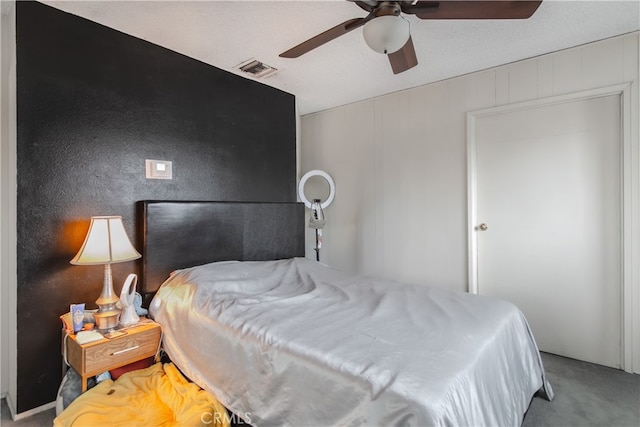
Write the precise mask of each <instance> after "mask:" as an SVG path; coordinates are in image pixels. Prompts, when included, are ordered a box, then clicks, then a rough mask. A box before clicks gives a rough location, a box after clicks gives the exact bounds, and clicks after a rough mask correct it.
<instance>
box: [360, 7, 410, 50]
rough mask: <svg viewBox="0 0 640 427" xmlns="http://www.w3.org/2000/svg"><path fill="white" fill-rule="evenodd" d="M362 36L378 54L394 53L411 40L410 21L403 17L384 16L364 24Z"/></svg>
mask: <svg viewBox="0 0 640 427" xmlns="http://www.w3.org/2000/svg"><path fill="white" fill-rule="evenodd" d="M362 35H363V36H364V41H365V42H366V43H367V45H368V46H369V47H370V48H371V49H373V50H375V51H376V52H378V53H385V54H388V53H393V52H396V51H398V50H400V49H401V48H402V46H404V45H405V44H406V43H407V40H409V35H410V34H409V21H407V20H406V19H404V18H403V17H401V16H396V15H384V16H378V17H377V18H373V19H372V20H371V21H369V22H367V23H366V24H364V28H363V29H362Z"/></svg>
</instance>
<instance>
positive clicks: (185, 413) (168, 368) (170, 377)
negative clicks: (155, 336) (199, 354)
mask: <svg viewBox="0 0 640 427" xmlns="http://www.w3.org/2000/svg"><path fill="white" fill-rule="evenodd" d="M53 425H54V427H62V426H90V427H99V426H127V427H129V426H145V427H146V426H165V427H171V426H175V427H178V426H179V427H186V426H207V427H228V426H229V417H228V415H227V412H226V409H225V408H224V406H222V405H221V404H220V403H219V402H218V401H217V400H216V399H214V398H213V396H211V395H210V394H209V393H208V392H206V391H205V390H202V389H201V388H200V387H198V386H197V385H196V384H193V383H190V382H188V381H187V380H186V379H185V378H184V377H183V376H182V374H181V373H180V372H179V371H178V369H177V368H176V367H175V366H174V365H173V364H171V363H167V364H164V365H163V364H162V363H156V364H155V365H153V366H150V367H149V368H146V369H140V370H137V371H131V372H128V373H126V374H124V375H122V376H121V377H120V378H118V380H117V381H111V380H106V381H102V382H101V383H100V384H98V385H97V386H95V387H94V388H92V389H91V390H89V391H87V392H86V393H84V394H82V395H80V396H79V397H78V398H77V399H76V400H74V401H73V402H72V403H71V405H69V406H68V407H67V409H65V410H64V411H63V412H62V413H61V414H60V416H58V417H57V418H56V419H54V420H53Z"/></svg>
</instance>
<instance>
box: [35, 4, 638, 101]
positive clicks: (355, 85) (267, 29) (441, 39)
mask: <svg viewBox="0 0 640 427" xmlns="http://www.w3.org/2000/svg"><path fill="white" fill-rule="evenodd" d="M43 3H46V4H49V5H51V6H53V7H56V8H58V9H61V10H64V11H66V12H69V13H72V14H75V15H78V16H81V17H84V18H87V19H90V20H92V21H95V22H98V23H100V24H103V25H106V26H108V27H111V28H114V29H116V30H120V31H122V32H124V33H127V34H131V35H133V36H135V37H139V38H141V39H144V40H148V41H150V42H153V43H155V44H158V45H160V46H164V47H166V48H169V49H171V50H174V51H176V52H180V53H182V54H184V55H187V56H190V57H192V58H195V59H198V60H200V61H203V62H205V63H207V64H211V65H213V66H216V67H218V68H222V69H224V70H228V71H231V72H234V73H236V74H241V75H245V74H243V73H242V72H240V71H238V70H236V69H234V67H235V66H237V65H238V64H240V63H242V62H244V61H246V60H248V59H251V58H255V59H258V60H260V61H262V62H264V63H266V64H268V65H271V66H273V67H275V68H277V69H278V72H277V73H275V74H272V75H269V76H267V77H264V78H262V79H260V81H261V82H262V83H264V84H267V85H270V86H273V87H276V88H279V89H282V90H284V91H286V92H289V93H292V94H294V95H295V96H296V99H297V104H298V111H299V113H300V114H308V113H312V112H316V111H321V110H325V109H328V108H332V107H336V106H339V105H344V104H348V103H351V102H355V101H359V100H363V99H367V98H371V97H374V96H378V95H382V94H386V93H390V92H395V91H398V90H402V89H407V88H410V87H415V86H420V85H423V84H426V83H430V82H434V81H438V80H442V79H446V78H450V77H454V76H458V75H462V74H466V73H470V72H473V71H478V70H482V69H486V68H491V67H494V66H497V65H502V64H506V63H510V62H514V61H517V60H521V59H525V58H530V57H534V56H538V55H541V54H544V53H548V52H553V51H557V50H561V49H565V48H568V47H572V46H577V45H581V44H584V43H588V42H591V41H595V40H601V39H604V38H608V37H612V36H615V35H619V34H625V33H629V32H632V31H637V30H640V7H639V6H640V1H639V0H631V1H606V0H600V1H558V0H556V1H553V0H545V1H543V3H542V5H541V6H540V7H539V8H538V10H537V12H536V13H535V14H534V15H533V17H532V18H530V19H528V20H483V21H470V20H468V21H464V20H446V21H445V20H443V21H433V20H420V19H417V18H416V17H415V16H413V15H405V17H406V18H407V19H409V21H410V22H411V34H412V38H413V41H414V45H415V47H416V53H417V57H418V62H419V64H418V66H417V67H415V68H413V69H411V70H409V71H406V72H404V73H401V74H398V75H394V74H393V73H392V72H391V67H390V65H389V61H388V59H387V58H386V56H385V55H381V54H378V53H375V52H373V51H372V50H370V49H369V48H368V47H367V46H366V44H365V42H364V40H363V39H362V29H361V28H359V29H356V30H354V31H352V32H350V33H348V34H346V35H344V36H342V37H340V38H338V39H336V40H333V41H331V42H329V43H327V44H325V45H323V46H321V47H319V48H317V49H315V50H313V51H311V52H309V53H307V54H305V55H303V56H301V57H299V58H297V59H286V58H280V57H278V55H279V54H280V53H281V52H283V51H285V50H287V49H289V48H291V47H293V46H295V45H296V44H298V43H300V42H302V41H304V40H306V39H308V38H310V37H312V36H314V35H316V34H318V33H320V32H322V31H324V30H326V29H328V28H330V27H333V26H334V25H337V24H338V23H340V22H343V21H345V20H347V19H350V18H355V17H363V16H366V12H365V11H363V10H362V9H360V8H359V7H357V6H356V5H355V4H352V3H350V2H348V1H344V0H306V1H301V0H283V1H273V0H257V1H256V0H253V1H252V0H236V1H216V0H209V1H95V0H92V1H55V0H54V1H51V0H49V1H43ZM248 78H252V77H248Z"/></svg>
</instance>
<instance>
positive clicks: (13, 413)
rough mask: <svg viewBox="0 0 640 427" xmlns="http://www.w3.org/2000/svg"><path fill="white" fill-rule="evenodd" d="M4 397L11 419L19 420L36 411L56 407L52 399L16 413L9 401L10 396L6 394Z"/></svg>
mask: <svg viewBox="0 0 640 427" xmlns="http://www.w3.org/2000/svg"><path fill="white" fill-rule="evenodd" d="M5 399H6V401H7V406H8V407H9V412H11V419H12V420H13V421H19V420H21V419H23V418H28V417H30V416H32V415H35V414H37V413H40V412H44V411H47V410H49V409H51V408H55V407H56V402H55V401H53V402H49V403H47V404H45V405H42V406H38V407H37V408H33V409H29V410H28V411H24V412H21V413H19V414H16V407H15V405H14V404H13V402H12V401H11V397H10V396H9V395H8V394H7V395H6V397H5Z"/></svg>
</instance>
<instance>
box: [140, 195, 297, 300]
mask: <svg viewBox="0 0 640 427" xmlns="http://www.w3.org/2000/svg"><path fill="white" fill-rule="evenodd" d="M136 209H137V215H138V218H137V230H138V248H141V253H142V259H141V262H142V268H141V276H142V277H141V281H140V292H141V293H142V294H144V295H145V297H148V296H149V294H152V293H154V292H155V291H157V290H158V287H160V285H161V284H162V282H164V280H165V279H166V278H167V277H169V273H171V272H172V271H173V270H176V269H180V268H187V267H193V266H195V265H202V264H206V263H209V262H214V261H229V260H239V261H263V260H272V259H283V258H293V257H298V256H300V257H302V256H304V204H303V203H258V202H256V203H253V202H183V201H180V202H174V201H156V200H154V201H140V202H138V203H137V207H136ZM145 299H146V298H145Z"/></svg>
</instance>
